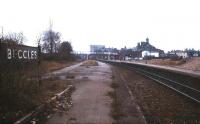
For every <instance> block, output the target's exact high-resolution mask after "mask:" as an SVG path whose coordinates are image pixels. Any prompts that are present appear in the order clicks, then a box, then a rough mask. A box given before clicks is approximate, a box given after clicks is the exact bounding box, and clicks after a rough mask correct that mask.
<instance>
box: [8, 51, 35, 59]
mask: <svg viewBox="0 0 200 124" xmlns="http://www.w3.org/2000/svg"><path fill="white" fill-rule="evenodd" d="M7 59H37V50H30V49H23V50H22V49H12V48H7Z"/></svg>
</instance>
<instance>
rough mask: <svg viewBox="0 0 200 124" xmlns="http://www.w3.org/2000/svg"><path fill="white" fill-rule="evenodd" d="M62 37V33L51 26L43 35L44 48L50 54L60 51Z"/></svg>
mask: <svg viewBox="0 0 200 124" xmlns="http://www.w3.org/2000/svg"><path fill="white" fill-rule="evenodd" d="M60 37H61V34H60V33H59V32H55V31H53V30H52V29H51V28H50V29H49V30H47V31H45V32H44V34H43V36H42V41H43V44H42V50H43V51H44V52H47V53H50V54H52V53H56V52H58V47H59V44H60Z"/></svg>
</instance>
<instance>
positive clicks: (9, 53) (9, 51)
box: [7, 49, 12, 59]
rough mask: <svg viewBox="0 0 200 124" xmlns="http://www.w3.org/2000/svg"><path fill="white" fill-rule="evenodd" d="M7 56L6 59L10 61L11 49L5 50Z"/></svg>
mask: <svg viewBox="0 0 200 124" xmlns="http://www.w3.org/2000/svg"><path fill="white" fill-rule="evenodd" d="M7 52H8V53H7V55H8V59H11V58H12V52H11V49H8V50H7Z"/></svg>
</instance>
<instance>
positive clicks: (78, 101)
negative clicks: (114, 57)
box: [46, 62, 113, 124]
mask: <svg viewBox="0 0 200 124" xmlns="http://www.w3.org/2000/svg"><path fill="white" fill-rule="evenodd" d="M68 73H69V72H68ZM70 74H73V75H74V79H70V80H73V82H74V85H75V87H76V90H75V91H74V93H73V94H72V101H73V107H72V108H71V109H70V110H69V112H67V113H66V114H59V113H55V114H54V115H53V116H52V117H51V118H50V119H49V120H48V122H47V123H46V124H112V122H113V120H112V118H111V117H110V115H109V113H110V108H111V107H110V104H111V102H112V100H111V98H110V97H109V96H107V95H106V94H107V93H108V92H109V91H111V90H112V89H111V88H110V83H111V82H112V80H111V76H112V72H111V69H110V67H109V66H108V65H106V64H104V63H100V62H99V66H78V67H76V68H75V69H73V70H71V71H70Z"/></svg>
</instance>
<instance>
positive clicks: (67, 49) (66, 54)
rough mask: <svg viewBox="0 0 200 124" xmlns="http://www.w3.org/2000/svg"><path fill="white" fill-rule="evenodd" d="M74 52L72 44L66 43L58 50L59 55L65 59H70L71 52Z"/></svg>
mask: <svg viewBox="0 0 200 124" xmlns="http://www.w3.org/2000/svg"><path fill="white" fill-rule="evenodd" d="M72 51H73V49H72V46H71V43H70V42H68V41H64V42H63V43H61V46H60V48H59V50H58V53H59V55H60V56H61V57H63V58H70V55H71V52H72Z"/></svg>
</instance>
